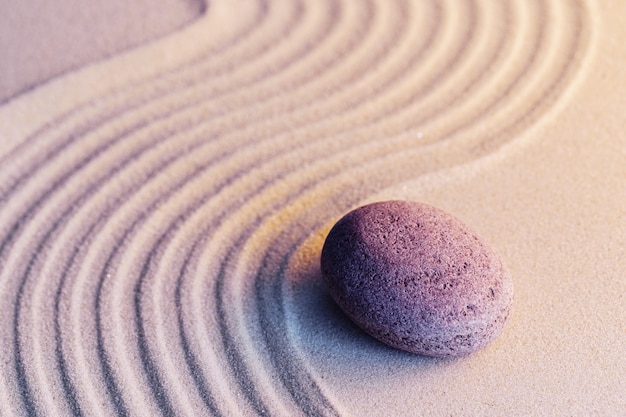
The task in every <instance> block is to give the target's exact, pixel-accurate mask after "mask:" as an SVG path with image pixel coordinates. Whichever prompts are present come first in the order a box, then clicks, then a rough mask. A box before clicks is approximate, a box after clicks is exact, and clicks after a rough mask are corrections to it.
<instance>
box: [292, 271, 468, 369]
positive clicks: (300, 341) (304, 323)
mask: <svg viewBox="0 0 626 417" xmlns="http://www.w3.org/2000/svg"><path fill="white" fill-rule="evenodd" d="M308 261H309V262H307V263H306V265H303V264H302V263H300V265H299V266H298V267H297V268H291V269H290V271H289V272H288V273H287V276H286V277H285V279H286V282H287V283H288V284H287V285H288V290H287V292H286V308H287V311H286V312H287V317H288V319H287V321H288V328H289V332H290V336H291V338H292V340H293V342H294V344H295V345H296V347H297V348H298V349H299V350H300V351H301V353H303V354H304V356H305V357H306V359H307V360H308V361H309V362H310V363H311V365H313V367H314V368H318V369H319V370H320V371H322V372H324V370H325V371H329V372H333V373H337V374H340V375H348V374H354V377H355V378H358V379H356V380H362V379H360V378H363V377H366V378H367V377H372V376H373V375H377V376H380V375H381V373H382V374H385V375H390V374H393V372H394V370H397V371H398V372H399V373H404V372H406V371H411V372H412V371H415V370H426V369H429V368H432V367H440V366H445V365H446V364H450V363H452V362H456V361H458V360H459V359H455V358H450V359H448V358H445V359H442V358H432V357H427V356H422V355H417V354H413V353H410V352H405V351H402V350H399V349H396V348H392V347H390V346H388V345H386V344H384V343H382V342H380V341H378V340H377V339H375V338H374V337H372V336H370V335H369V334H368V333H366V332H365V331H364V330H362V329H361V328H360V327H358V326H357V325H356V324H354V323H353V322H352V321H351V320H350V319H349V318H348V316H346V315H345V314H344V313H343V311H341V309H340V308H339V307H338V306H337V304H335V302H334V301H333V300H332V298H331V297H330V295H329V294H328V291H327V289H326V287H325V285H324V282H323V279H322V275H321V271H320V267H319V260H318V259H310V260H308ZM460 360H462V359H460Z"/></svg>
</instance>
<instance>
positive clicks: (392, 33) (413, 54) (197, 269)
mask: <svg viewBox="0 0 626 417" xmlns="http://www.w3.org/2000/svg"><path fill="white" fill-rule="evenodd" d="M250 7H251V9H250V10H253V11H254V13H249V14H248V15H246V17H245V18H244V17H241V18H240V19H241V21H239V22H237V24H238V25H239V28H238V30H237V31H234V32H233V34H232V36H231V37H230V38H229V39H228V40H226V41H224V42H223V43H222V44H220V45H218V46H215V45H213V46H212V47H210V48H207V49H206V51H205V52H204V53H202V54H199V55H198V56H197V57H195V58H194V59H193V60H189V61H186V62H182V63H181V64H180V65H179V66H178V67H176V68H172V69H169V70H168V71H166V72H163V73H161V74H159V75H157V76H154V77H150V78H146V79H145V80H143V81H142V82H140V83H136V84H134V85H129V86H128V87H125V88H120V89H116V90H114V91H110V92H109V93H108V94H106V95H103V96H101V97H97V98H95V99H93V100H92V101H91V102H88V103H86V104H82V105H77V106H76V107H75V108H74V109H73V110H71V111H70V112H68V113H66V114H64V115H62V116H60V117H58V118H55V119H51V120H49V121H48V122H47V123H46V124H45V125H43V126H41V127H40V128H39V129H38V130H36V131H35V133H34V134H32V135H30V136H28V137H24V138H23V139H22V141H21V142H20V143H19V145H18V146H16V147H15V148H13V150H11V151H10V152H8V153H7V154H5V155H3V156H1V157H0V158H1V164H0V172H1V174H0V175H1V177H2V178H3V183H2V184H1V185H0V187H1V188H0V196H1V204H2V211H1V212H0V216H1V219H2V221H1V222H0V265H1V270H0V304H1V305H0V308H1V309H2V311H4V312H5V313H4V315H3V316H2V317H1V318H0V332H1V337H0V351H1V352H2V357H3V358H4V360H3V361H2V362H0V368H1V371H2V372H0V375H1V377H0V401H1V402H2V404H3V409H2V415H13V414H15V415H34V416H35V415H76V416H86V415H89V416H95V415H103V416H105V415H106V416H108V415H119V416H134V415H165V416H171V415H189V416H192V415H198V414H210V415H216V416H220V415H290V416H292V415H329V416H333V415H342V414H343V411H344V409H345V408H346V407H347V405H342V404H338V403H337V401H336V400H335V399H334V398H333V396H332V393H330V392H327V391H326V390H325V387H324V384H323V382H321V380H320V379H319V378H317V377H316V376H315V370H314V369H310V367H308V366H307V365H306V363H307V361H306V360H305V359H306V358H303V357H302V355H303V353H302V351H300V350H298V348H297V347H296V343H295V341H294V339H293V338H294V337H297V334H296V335H295V336H294V333H293V329H291V328H290V327H289V324H288V320H287V317H288V315H289V311H288V308H289V303H288V302H287V300H289V298H290V293H289V289H288V287H287V286H286V285H285V280H286V276H287V274H288V273H287V270H288V265H289V264H290V262H291V259H292V257H293V256H294V253H295V251H296V248H298V247H299V246H300V245H301V243H302V242H303V241H305V240H306V239H307V238H308V237H309V236H310V235H311V233H312V232H313V231H315V230H319V229H320V228H321V227H322V226H323V225H325V224H327V223H328V222H329V221H330V220H331V219H333V218H336V217H338V216H339V215H340V214H341V213H342V212H344V211H345V210H347V209H348V208H350V207H352V206H353V205H355V204H357V203H359V202H360V201H363V200H364V199H366V198H367V197H368V195H371V194H372V193H375V192H377V191H379V190H381V189H382V188H384V187H388V186H390V185H393V184H394V183H397V182H399V181H404V180H407V179H410V178H415V177H417V176H419V175H422V174H425V173H427V172H431V171H433V170H442V169H445V168H449V167H452V166H455V165H458V164H461V163H467V162H470V161H474V160H478V159H479V158H480V157H482V156H484V155H486V154H488V153H491V152H494V151H496V150H497V149H499V148H500V147H501V146H502V145H503V144H505V143H507V142H509V141H512V140H514V139H515V137H516V136H517V135H518V133H519V132H521V131H523V130H524V129H526V128H528V127H529V126H530V125H532V124H533V123H535V122H536V121H537V120H538V119H539V118H540V117H541V115H542V114H544V113H545V112H546V110H548V109H549V108H550V107H552V106H553V105H554V103H555V102H556V101H557V99H558V98H559V97H560V96H562V93H563V92H564V91H565V89H566V88H567V86H568V85H570V83H571V80H572V79H573V77H574V76H575V74H576V71H577V69H578V68H579V66H580V63H581V61H582V59H583V58H584V56H585V52H586V50H587V46H588V43H589V39H590V30H591V28H590V19H589V17H588V15H587V9H586V5H585V4H584V3H582V2H579V1H574V0H572V1H567V2H561V1H559V2H557V1H553V2H544V1H521V0H520V1H514V2H504V3H501V4H487V3H485V2H480V1H470V2H463V3H457V2H452V1H444V2H435V1H433V2H404V1H400V0H398V1H382V0H368V1H366V0H364V1H362V2H358V3H357V2H349V1H339V0H325V1H319V2H304V1H301V2H300V1H286V0H280V1H272V2H269V1H267V2H264V1H261V0H259V1H257V2H251V4H250ZM232 12H233V16H231V18H232V19H233V21H234V22H235V21H237V19H239V16H238V15H237V14H236V13H235V10H232ZM211 13H213V8H212V7H208V8H207V11H206V16H205V17H204V18H203V19H209V18H210V17H211ZM189 41H190V42H198V40H197V39H190V40H189ZM0 111H1V109H0Z"/></svg>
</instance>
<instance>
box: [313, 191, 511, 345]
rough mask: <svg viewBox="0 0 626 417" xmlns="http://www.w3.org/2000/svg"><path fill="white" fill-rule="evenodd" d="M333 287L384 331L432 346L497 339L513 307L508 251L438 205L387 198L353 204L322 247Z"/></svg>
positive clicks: (367, 323) (376, 331)
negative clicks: (505, 254)
mask: <svg viewBox="0 0 626 417" xmlns="http://www.w3.org/2000/svg"><path fill="white" fill-rule="evenodd" d="M321 268H322V275H323V277H324V280H325V281H326V284H327V287H328V289H329V292H330V295H331V297H332V298H333V299H334V300H335V302H336V303H337V305H338V306H339V307H340V308H341V309H342V310H343V311H344V312H345V313H346V314H347V315H348V317H350V318H351V319H352V321H354V322H355V323H356V324H357V325H358V326H359V327H361V328H362V329H363V330H365V331H366V332H367V333H369V334H371V335H372V336H374V337H375V338H377V339H379V340H380V341H382V342H384V343H386V344H388V345H390V346H393V347H396V348H399V349H402V350H406V351H409V352H413V353H418V354H422V355H428V356H438V357H446V356H460V355H465V354H468V353H471V352H474V351H476V350H478V349H480V348H482V347H484V346H485V345H487V344H488V343H489V342H491V341H492V340H494V339H495V338H496V337H497V336H498V335H499V334H500V332H501V331H502V329H503V327H504V324H505V322H506V321H507V319H508V317H509V314H510V312H511V305H512V301H513V283H512V280H511V277H510V275H509V274H508V272H507V270H506V268H505V267H504V266H503V263H502V261H501V259H500V257H499V256H498V255H497V254H496V252H495V251H494V250H493V249H492V248H491V247H490V246H489V245H488V244H487V243H486V242H485V240H483V239H482V238H481V237H479V236H478V235H476V233H475V232H473V231H472V230H470V228H468V227H467V226H466V225H465V224H463V223H462V222H461V221H460V220H458V219H456V218H455V217H453V216H451V215H450V214H448V213H446V212H444V211H442V210H439V209H437V208H435V207H432V206H429V205H426V204H421V203H416V202H408V201H385V202H378V203H373V204H369V205H366V206H363V207H360V208H358V209H356V210H353V211H351V212H350V213H348V214H347V215H345V216H344V217H343V218H342V219H340V220H339V221H338V222H337V224H335V226H334V227H333V228H332V229H331V231H330V233H329V234H328V237H327V238H326V241H325V243H324V247H323V249H322V257H321Z"/></svg>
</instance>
